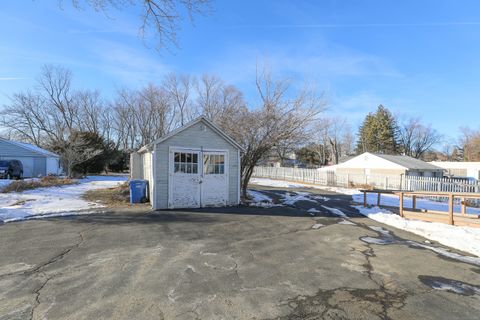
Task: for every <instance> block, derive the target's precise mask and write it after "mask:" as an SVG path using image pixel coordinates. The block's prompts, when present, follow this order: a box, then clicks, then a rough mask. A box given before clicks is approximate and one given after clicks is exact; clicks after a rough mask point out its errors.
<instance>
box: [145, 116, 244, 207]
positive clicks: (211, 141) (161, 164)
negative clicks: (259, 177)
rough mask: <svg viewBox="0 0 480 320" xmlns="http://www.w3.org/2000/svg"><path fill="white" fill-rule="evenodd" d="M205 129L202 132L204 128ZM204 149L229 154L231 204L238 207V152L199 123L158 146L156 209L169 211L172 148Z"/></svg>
mask: <svg viewBox="0 0 480 320" xmlns="http://www.w3.org/2000/svg"><path fill="white" fill-rule="evenodd" d="M202 126H204V127H206V130H202V129H201V127H202ZM170 147H182V148H203V149H218V150H227V151H228V159H229V164H228V179H229V180H228V183H229V187H228V189H229V190H228V205H236V204H238V192H239V168H238V149H237V148H236V147H235V146H233V145H232V144H231V143H229V142H228V141H226V140H225V139H224V138H223V137H222V136H221V135H219V134H217V133H216V132H215V131H213V130H212V129H211V128H210V127H209V126H208V125H206V124H204V123H203V122H199V123H197V124H195V125H193V126H191V127H189V128H187V129H185V130H184V131H181V132H179V133H178V134H176V135H174V136H172V137H170V138H169V139H167V140H165V141H162V142H160V143H159V144H157V145H156V151H155V152H156V153H157V154H156V161H155V166H156V167H155V182H154V183H155V186H156V190H155V193H156V201H157V203H156V206H154V207H156V208H157V209H166V208H168V178H169V167H168V160H169V148H170Z"/></svg>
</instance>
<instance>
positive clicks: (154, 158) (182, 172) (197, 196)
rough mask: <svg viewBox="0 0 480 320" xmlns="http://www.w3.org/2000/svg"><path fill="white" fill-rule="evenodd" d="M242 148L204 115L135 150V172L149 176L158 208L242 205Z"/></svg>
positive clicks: (135, 175) (153, 201)
mask: <svg viewBox="0 0 480 320" xmlns="http://www.w3.org/2000/svg"><path fill="white" fill-rule="evenodd" d="M241 151H242V147H241V146H240V145H239V144H238V143H236V142H235V141H234V140H233V139H232V138H230V137H229V136H228V135H226V134H225V133H224V132H222V130H220V129H219V128H218V127H217V126H215V125H214V124H213V123H212V122H210V121H209V120H207V119H206V118H204V117H199V118H197V119H195V120H193V121H192V122H190V123H188V124H186V125H184V126H183V127H180V128H178V129H176V130H174V131H172V132H171V133H169V134H167V135H165V136H163V137H161V138H159V139H157V140H156V141H154V142H153V143H151V144H149V145H146V146H144V147H142V148H141V149H140V150H138V151H137V152H134V153H132V154H131V157H130V172H131V173H130V174H131V178H132V179H145V180H148V182H149V196H150V202H151V204H152V207H153V208H154V209H156V210H157V209H172V208H199V207H207V206H226V205H237V204H239V203H240V153H241Z"/></svg>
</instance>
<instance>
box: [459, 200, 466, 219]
mask: <svg viewBox="0 0 480 320" xmlns="http://www.w3.org/2000/svg"><path fill="white" fill-rule="evenodd" d="M460 200H461V201H462V202H461V205H462V216H464V215H465V213H467V202H466V199H465V197H462V199H460Z"/></svg>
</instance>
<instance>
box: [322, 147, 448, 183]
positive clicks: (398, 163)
mask: <svg viewBox="0 0 480 320" xmlns="http://www.w3.org/2000/svg"><path fill="white" fill-rule="evenodd" d="M328 168H329V167H324V168H322V170H327V169H328ZM331 169H332V171H335V172H336V173H345V174H362V175H406V176H420V177H442V176H443V169H442V168H440V167H437V166H435V165H433V164H430V163H427V162H425V161H422V160H419V159H415V158H411V157H408V156H398V155H387V154H374V153H370V152H365V153H363V154H361V155H358V156H356V157H353V158H351V159H349V160H347V161H345V162H343V163H340V164H337V165H335V166H332V167H331Z"/></svg>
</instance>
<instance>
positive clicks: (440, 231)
mask: <svg viewBox="0 0 480 320" xmlns="http://www.w3.org/2000/svg"><path fill="white" fill-rule="evenodd" d="M251 183H252V184H257V185H262V186H270V187H279V188H315V189H323V190H330V191H335V192H338V193H343V194H347V195H352V198H353V200H354V201H355V202H358V203H362V204H363V193H361V192H360V191H358V190H356V189H345V188H336V187H323V186H312V185H309V184H302V183H296V182H295V183H294V182H288V181H280V180H272V179H264V178H253V179H251ZM381 200H382V201H381V205H385V206H392V207H398V205H399V199H398V196H395V195H382V197H381ZM367 202H368V204H370V205H376V204H377V195H376V194H368V195H367ZM404 206H405V207H407V208H408V207H411V206H412V200H411V198H405V201H404ZM354 207H355V208H356V209H358V210H359V211H360V213H361V214H363V215H365V216H367V217H368V218H370V219H372V220H375V221H378V222H381V223H384V224H386V225H390V226H392V227H395V228H398V229H401V230H405V231H409V232H412V233H415V234H417V235H420V236H422V237H425V238H427V239H430V240H434V241H437V242H439V243H441V244H443V245H446V246H449V247H452V248H455V249H458V250H462V251H465V252H469V253H471V254H474V255H476V256H479V257H480V228H470V227H460V226H451V225H448V224H443V223H436V222H426V221H420V220H410V219H405V218H402V217H400V216H399V215H397V214H394V213H392V212H390V211H389V210H387V209H384V208H379V207H376V206H374V207H371V208H364V207H363V205H357V206H354ZM324 208H326V209H327V210H329V211H331V212H332V213H335V214H337V215H339V214H338V213H339V212H341V211H340V210H338V209H335V208H330V207H325V206H324ZM417 208H419V209H426V210H439V211H445V212H446V211H447V210H448V204H447V203H445V202H436V201H431V200H428V199H417ZM337 210H338V211H337ZM455 211H456V212H460V206H459V205H456V206H455ZM467 213H469V214H480V209H479V208H468V210H467ZM339 216H340V215H339Z"/></svg>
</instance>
